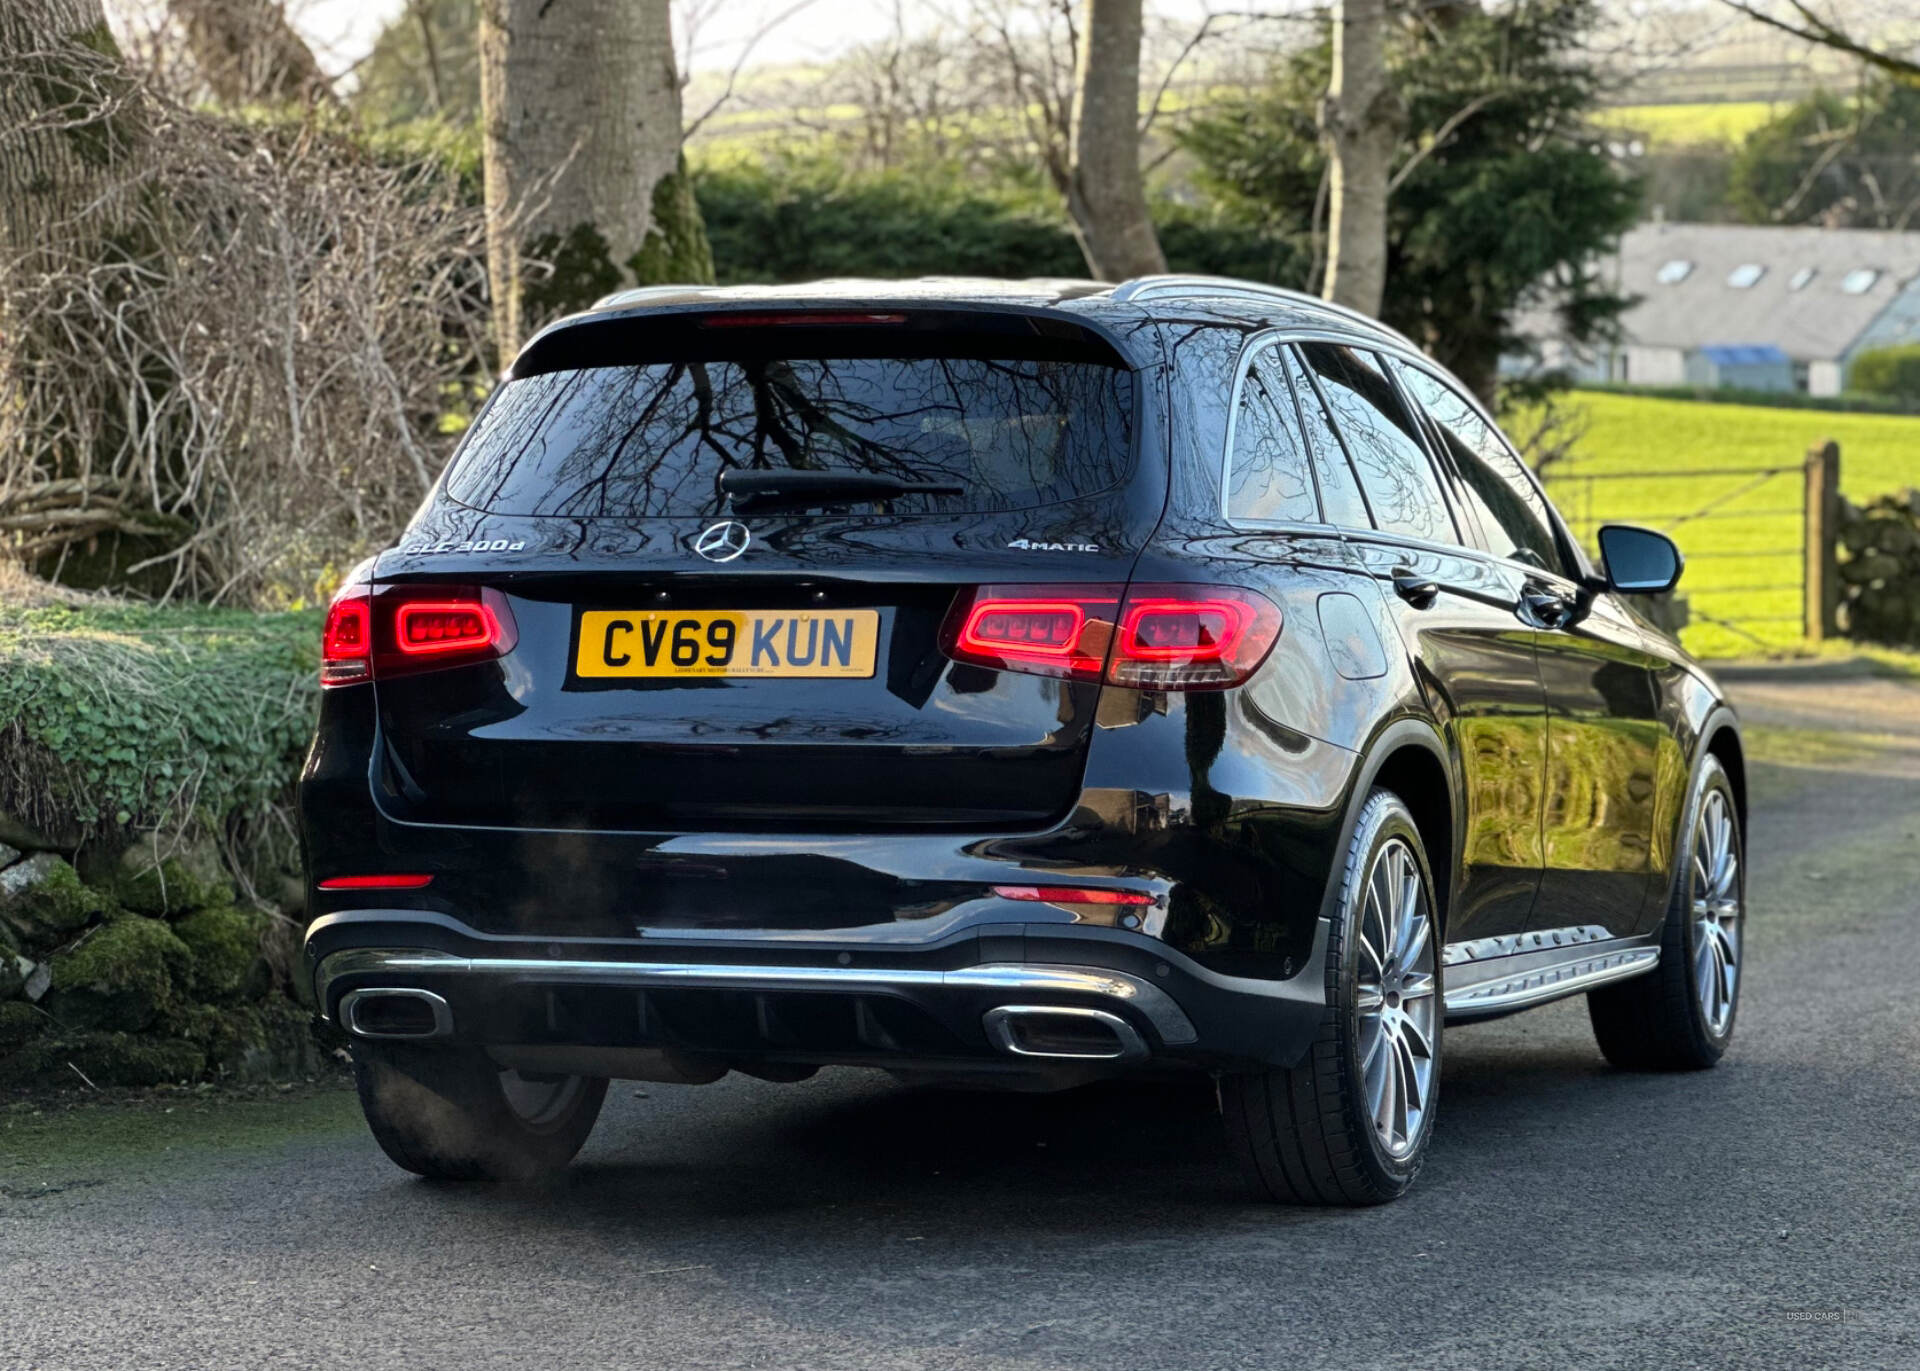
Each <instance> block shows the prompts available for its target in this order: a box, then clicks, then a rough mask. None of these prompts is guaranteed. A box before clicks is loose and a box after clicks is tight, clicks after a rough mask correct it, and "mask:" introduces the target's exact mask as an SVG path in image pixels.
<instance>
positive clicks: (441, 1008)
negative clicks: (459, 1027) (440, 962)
mask: <svg viewBox="0 0 1920 1371" xmlns="http://www.w3.org/2000/svg"><path fill="white" fill-rule="evenodd" d="M340 1024H341V1026H342V1027H343V1028H345V1029H346V1030H347V1032H349V1033H351V1034H353V1035H354V1037H356V1038H415V1039H424V1038H450V1037H452V1036H453V1008H452V1006H450V1005H449V1004H448V1003H447V1002H446V1001H445V1000H443V999H441V998H440V996H438V995H436V994H434V993H433V992H432V991H431V990H409V989H381V990H349V991H348V992H347V993H346V994H345V995H342V996H341V997H340Z"/></svg>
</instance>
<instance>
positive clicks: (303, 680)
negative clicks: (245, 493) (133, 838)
mask: <svg viewBox="0 0 1920 1371" xmlns="http://www.w3.org/2000/svg"><path fill="white" fill-rule="evenodd" d="M319 631H320V630H319V622H318V615H317V614H315V613H288V614H251V613H247V612H244V611H239V610H214V609H157V608H152V607H144V606H135V605H127V604H120V603H115V602H111V601H102V602H97V603H94V602H88V603H80V602H75V603H69V604H52V605H46V606H42V607H39V608H24V609H23V608H12V607H0V813H6V814H10V815H12V816H14V817H15V818H17V819H19V820H22V821H24V822H25V823H28V824H31V825H33V826H34V827H36V828H39V829H41V830H43V831H46V832H50V833H51V832H61V833H77V834H79V835H80V836H82V837H93V838H101V837H106V838H110V839H111V838H120V839H121V840H122V841H124V836H130V835H132V834H134V833H139V832H145V831H149V830H157V831H159V832H160V833H161V835H162V840H161V842H160V843H158V844H157V845H156V847H155V851H156V853H157V854H158V855H165V852H166V849H167V846H168V843H169V841H171V839H172V838H177V837H178V835H180V834H181V833H182V832H184V831H186V830H188V829H200V830H202V831H211V832H212V833H213V834H215V835H216V836H217V837H219V838H221V839H222V840H223V841H229V842H230V841H231V840H234V839H236V838H239V837H241V836H244V830H245V829H246V828H247V827H248V826H249V825H252V826H254V827H256V828H265V827H267V821H268V820H269V819H270V818H271V817H272V813H273V811H274V810H275V809H276V808H277V807H279V806H282V805H284V804H285V802H286V800H287V795H288V788H289V786H290V785H291V783H292V782H293V780H294V778H295V777H296V776H297V775H298V773H299V767H300V759H301V756H302V753H303V752H304V750H305V747H306V744H307V740H308V738H309V736H310V735H311V731H312V727H313V712H314V706H315V699H316V696H317V693H318V686H317V685H316V683H315V673H316V671H317V668H318V662H317V660H316V659H317V655H318V649H317V643H318V640H319ZM136 884H137V883H136ZM201 884H205V881H204V880H203V881H202V882H201ZM156 893H157V892H156ZM205 893H206V892H201V894H205ZM125 895H131V896H133V899H134V903H135V904H136V905H138V906H140V907H143V908H151V909H153V911H154V912H160V908H161V906H156V905H155V904H154V903H153V902H151V901H142V900H141V899H140V898H139V895H140V892H139V891H138V890H134V889H130V890H128V891H127V892H125ZM167 903H169V904H173V903H177V902H175V901H168V902H167Z"/></svg>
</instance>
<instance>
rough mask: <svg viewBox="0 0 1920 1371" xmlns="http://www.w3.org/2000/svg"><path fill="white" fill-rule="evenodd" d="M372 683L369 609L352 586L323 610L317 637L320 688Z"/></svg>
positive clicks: (363, 592) (359, 588)
mask: <svg viewBox="0 0 1920 1371" xmlns="http://www.w3.org/2000/svg"><path fill="white" fill-rule="evenodd" d="M372 679H373V607H372V605H371V604H369V603H368V600H367V591H366V587H364V586H352V587H349V588H348V589H345V590H342V591H341V592H340V593H339V594H338V595H336V596H334V597H333V603H332V604H330V605H328V606H327V626H326V629H325V630H324V631H323V632H322V633H321V635H320V684H321V685H323V686H342V685H354V684H356V683H357V682H360V681H370V680H372Z"/></svg>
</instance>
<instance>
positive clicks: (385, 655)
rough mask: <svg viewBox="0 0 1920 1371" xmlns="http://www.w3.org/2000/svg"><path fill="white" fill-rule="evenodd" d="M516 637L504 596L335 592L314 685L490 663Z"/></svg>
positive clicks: (445, 590)
mask: <svg viewBox="0 0 1920 1371" xmlns="http://www.w3.org/2000/svg"><path fill="white" fill-rule="evenodd" d="M518 637H519V633H518V630H517V628H516V626H515V624H514V622H513V612H512V610H510V609H509V608H508V607H507V599H506V596H504V595H502V594H501V593H500V592H499V591H497V590H494V589H492V588H491V587H488V588H484V589H476V588H474V587H472V586H442V585H431V586H392V587H389V588H387V589H385V590H380V591H374V592H369V591H368V590H367V589H366V588H365V587H362V586H357V587H353V588H352V589H350V590H347V591H343V592H341V594H340V595H338V596H336V597H335V599H334V602H333V603H332V604H331V605H330V606H328V608H327V627H326V632H325V635H324V637H323V639H322V641H321V647H320V684H321V685H323V686H337V685H352V684H354V683H356V682H359V681H368V680H374V679H385V678H388V677H393V676H406V675H410V674H413V673H416V672H421V671H439V670H442V669H444V668H446V667H454V666H468V665H471V664H473V663H475V662H486V661H491V660H493V659H494V658H496V657H504V656H506V655H507V653H509V652H511V651H513V646H514V643H515V642H516V641H518Z"/></svg>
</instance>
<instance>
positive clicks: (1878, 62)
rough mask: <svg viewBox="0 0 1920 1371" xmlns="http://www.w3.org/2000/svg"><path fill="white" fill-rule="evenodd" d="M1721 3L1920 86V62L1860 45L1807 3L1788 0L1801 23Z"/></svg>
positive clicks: (1731, 1)
mask: <svg viewBox="0 0 1920 1371" xmlns="http://www.w3.org/2000/svg"><path fill="white" fill-rule="evenodd" d="M1720 3H1721V4H1723V5H1726V6H1728V7H1729V8H1731V9H1735V10H1738V11H1739V12H1740V13H1741V14H1744V15H1746V16H1747V18H1749V19H1752V20H1755V21H1757V22H1759V23H1762V24H1765V25H1766V26H1767V27H1768V28H1772V29H1777V30H1779V31H1780V32H1781V33H1785V34H1790V35H1792V36H1793V37H1795V38H1799V39H1802V40H1803V41H1805V42H1808V43H1818V44H1819V45H1820V46H1821V47H1825V48H1832V49H1834V50H1835V51H1836V52H1844V53H1847V54H1849V55H1850V56H1853V57H1857V58H1859V59H1860V60H1861V61H1862V62H1865V63H1867V64H1868V65H1869V66H1873V67H1878V68H1879V69H1880V70H1881V71H1884V72H1887V73H1888V74H1890V75H1892V76H1893V77H1895V78H1896V79H1898V80H1901V81H1904V82H1906V83H1908V84H1909V85H1914V84H1920V61H1914V60H1913V59H1911V58H1906V57H1897V56H1895V55H1894V54H1893V53H1891V52H1887V51H1885V50H1883V49H1880V48H1875V47H1871V46H1869V45H1868V44H1866V43H1863V42H1860V41H1859V40H1858V39H1856V38H1854V37H1852V36H1851V35H1850V34H1848V33H1847V32H1846V31H1845V30H1844V29H1841V28H1839V27H1838V26H1836V25H1835V24H1833V23H1832V22H1831V21H1829V20H1827V19H1823V18H1822V17H1821V16H1820V15H1818V14H1816V13H1815V12H1814V11H1813V9H1812V8H1811V7H1810V6H1808V5H1807V4H1805V3H1804V0H1786V4H1787V6H1788V8H1789V9H1791V10H1792V11H1793V12H1794V13H1795V14H1796V15H1798V16H1799V20H1798V22H1795V21H1794V20H1790V19H1782V18H1780V17H1779V16H1778V15H1774V14H1769V13H1768V12H1767V11H1765V10H1763V9H1761V8H1759V7H1758V6H1757V5H1753V4H1749V3H1748V0H1720Z"/></svg>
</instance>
